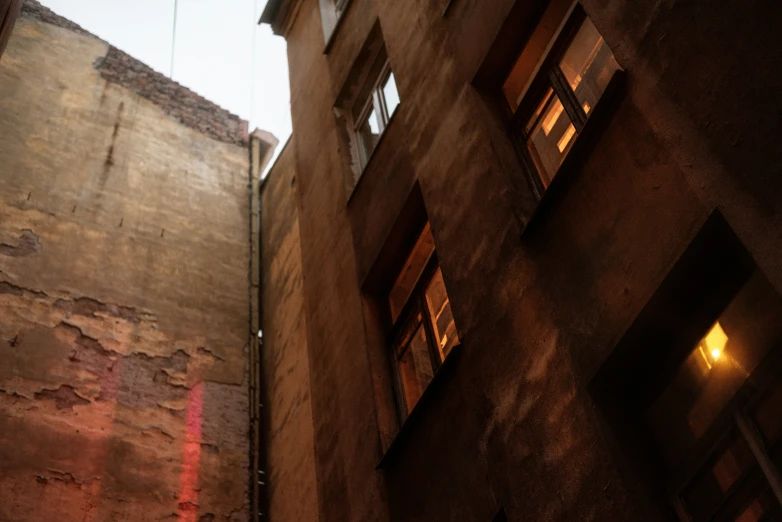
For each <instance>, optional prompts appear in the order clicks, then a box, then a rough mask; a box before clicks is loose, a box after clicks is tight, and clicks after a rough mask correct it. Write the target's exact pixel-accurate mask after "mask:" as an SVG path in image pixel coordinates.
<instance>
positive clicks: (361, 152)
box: [353, 58, 396, 172]
mask: <svg viewBox="0 0 782 522" xmlns="http://www.w3.org/2000/svg"><path fill="white" fill-rule="evenodd" d="M391 74H392V71H391V64H390V63H389V61H388V58H386V60H385V63H384V64H383V66H382V68H381V70H380V74H379V75H378V77H377V79H376V80H375V82H374V83H373V85H372V89H371V90H370V92H369V95H368V96H367V99H366V101H365V102H364V106H363V107H362V109H361V112H360V113H359V114H358V117H357V118H356V119H355V123H354V125H353V143H354V147H356V148H357V150H356V154H357V156H356V157H357V158H359V170H360V171H361V172H363V171H364V169H365V168H366V167H367V165H369V161H370V160H371V159H372V156H373V155H374V153H375V150H376V149H377V147H378V145H379V143H380V139H381V138H382V136H383V134H385V131H386V129H387V128H388V124H389V123H390V122H391V116H392V114H389V113H388V103H387V101H386V95H385V93H384V92H383V85H384V84H385V83H386V81H388V79H389V78H390V77H391ZM395 81H396V80H395ZM373 109H374V111H375V114H376V115H377V125H378V129H379V130H378V137H377V143H376V144H375V146H374V147H373V148H372V152H370V153H369V154H368V155H367V154H366V147H364V143H363V139H362V137H361V132H360V130H361V127H362V126H363V125H364V124H365V123H366V122H367V120H368V119H369V115H370V114H371V113H372V110H373Z"/></svg>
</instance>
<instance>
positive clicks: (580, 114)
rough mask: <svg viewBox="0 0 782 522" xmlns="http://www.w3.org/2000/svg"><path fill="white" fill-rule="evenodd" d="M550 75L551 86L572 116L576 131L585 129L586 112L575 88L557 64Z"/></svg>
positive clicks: (571, 119)
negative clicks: (574, 90)
mask: <svg viewBox="0 0 782 522" xmlns="http://www.w3.org/2000/svg"><path fill="white" fill-rule="evenodd" d="M548 77H549V81H550V82H551V87H552V88H553V89H554V92H556V93H557V96H558V97H559V101H560V102H562V106H563V107H564V108H565V112H567V114H568V116H570V121H571V122H572V123H573V125H574V126H575V127H576V131H578V132H579V133H581V131H582V130H583V129H584V124H585V123H586V113H585V112H584V109H583V108H582V107H581V104H580V103H579V102H578V98H576V95H575V93H574V92H573V89H571V88H570V85H569V84H568V82H567V79H566V78H565V76H564V75H563V74H562V71H560V70H559V67H558V66H556V65H553V66H552V68H551V70H550V71H549V74H548Z"/></svg>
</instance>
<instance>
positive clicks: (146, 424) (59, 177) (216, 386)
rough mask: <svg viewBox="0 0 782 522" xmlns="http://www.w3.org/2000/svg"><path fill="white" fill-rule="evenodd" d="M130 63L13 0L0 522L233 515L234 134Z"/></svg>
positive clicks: (5, 69)
mask: <svg viewBox="0 0 782 522" xmlns="http://www.w3.org/2000/svg"><path fill="white" fill-rule="evenodd" d="M107 57H108V60H107ZM96 62H98V64H99V66H100V64H102V67H101V69H100V70H96V68H95V67H94V64H95V63H96ZM123 67H125V68H126V69H123ZM145 71H147V69H145V68H144V66H142V65H141V64H139V63H138V62H137V61H135V60H134V59H132V58H131V57H129V56H127V55H124V54H122V53H120V52H119V51H116V50H115V51H113V52H112V51H111V50H110V46H109V45H108V44H106V43H105V42H103V41H101V40H100V39H98V38H95V37H94V36H91V35H89V34H88V33H86V32H85V31H83V30H81V29H80V28H78V27H77V26H75V25H74V24H71V23H69V22H67V21H66V20H63V19H61V18H60V17H58V16H57V15H55V14H54V13H52V12H51V11H49V10H47V9H45V8H43V7H42V6H40V5H39V4H37V3H35V2H30V1H28V2H26V4H25V9H24V12H23V14H22V17H21V18H20V20H19V22H18V24H17V26H16V30H15V32H14V35H13V37H12V38H11V41H10V44H9V47H8V49H7V51H6V54H5V55H4V56H3V60H2V62H0V135H2V136H3V140H2V141H0V157H2V158H3V183H2V184H0V217H1V218H2V219H0V361H2V364H0V520H74V521H76V520H78V521H82V520H112V521H117V522H124V521H127V522H137V521H154V520H161V519H164V518H165V517H169V518H170V517H173V518H174V519H177V518H179V519H181V517H183V516H185V515H191V514H192V515H193V517H192V520H197V518H198V517H199V516H203V517H206V518H205V519H204V520H210V518H209V517H210V516H211V517H213V518H214V520H229V519H235V520H241V519H244V520H246V517H247V514H248V513H249V506H248V473H247V469H248V453H249V448H248V434H247V411H248V392H247V383H246V373H247V371H246V364H247V361H246V357H247V355H246V346H247V343H248V338H247V333H248V324H249V318H248V309H249V307H248V304H247V270H248V262H249V245H248V244H247V235H248V233H247V230H248V228H249V208H248V197H247V172H248V155H247V151H246V150H245V149H244V148H243V147H242V146H241V145H242V143H243V142H242V139H243V138H242V134H241V133H242V130H244V131H245V132H246V123H244V122H241V120H239V119H238V118H236V117H233V118H231V117H229V115H228V114H227V113H225V111H221V110H219V109H218V108H217V107H216V106H214V105H213V104H209V103H208V102H205V101H204V103H203V104H201V106H199V108H198V111H199V114H198V115H196V116H195V117H194V118H191V120H189V123H190V124H189V125H183V124H182V123H181V122H178V121H177V120H176V119H175V118H172V115H174V114H173V113H171V112H172V111H173V110H175V109H176V110H180V111H184V110H185V109H187V108H188V107H193V106H192V105H188V103H190V102H193V100H196V101H198V100H200V98H198V97H197V96H196V95H195V94H193V95H192V96H191V97H190V98H188V99H187V100H184V99H183V100H180V102H181V103H180V104H179V105H176V107H173V108H171V107H169V109H170V110H169V111H168V113H167V112H166V110H164V108H163V107H161V104H160V103H159V101H160V100H154V99H153V98H154V95H160V94H161V92H158V90H162V92H169V90H170V89H173V91H171V92H174V93H179V92H180V91H181V90H182V88H181V87H180V86H177V85H173V84H171V83H170V82H169V81H168V80H167V79H165V78H162V77H158V76H156V77H155V81H154V82H153V83H154V85H152V84H150V85H148V86H147V87H146V90H145V92H144V93H143V94H144V95H143V96H142V95H141V94H140V83H139V82H142V80H143V73H144V72H145ZM105 75H114V77H113V79H112V81H106V78H104V76H105ZM130 80H133V81H135V82H136V85H135V87H133V85H131V84H130V83H129V81H130ZM167 83H168V85H167ZM188 100H189V102H188ZM193 103H194V102H193ZM199 103H200V102H199ZM199 122H200V123H204V122H214V124H215V125H217V127H215V128H212V129H211V130H209V129H206V128H201V127H200V126H199ZM221 125H222V126H221ZM101 173H105V175H104V176H103V177H101ZM203 208H209V209H210V212H209V213H208V216H207V215H206V214H205V213H203V212H202V211H201V210H200V209H203ZM118 224H119V225H121V226H118ZM163 229H164V230H165V234H164V237H161V230H163ZM215 267H219V269H216V268H215ZM180 504H181V509H180ZM191 509H192V510H193V511H191ZM185 510H186V511H187V513H185Z"/></svg>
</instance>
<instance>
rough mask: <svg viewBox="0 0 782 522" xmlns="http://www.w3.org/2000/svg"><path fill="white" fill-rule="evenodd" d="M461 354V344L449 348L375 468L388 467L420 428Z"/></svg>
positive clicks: (453, 370) (454, 369)
mask: <svg viewBox="0 0 782 522" xmlns="http://www.w3.org/2000/svg"><path fill="white" fill-rule="evenodd" d="M461 355H462V345H461V344H457V345H456V346H454V347H453V348H451V353H450V354H448V357H446V358H445V360H444V361H443V364H442V366H440V369H439V370H437V373H435V374H434V377H432V381H431V382H430V383H429V386H427V387H426V389H425V390H424V392H423V393H422V394H421V398H420V399H418V402H417V403H416V405H415V407H414V408H413V411H411V412H410V415H408V416H407V419H405V422H404V423H402V427H401V428H399V432H398V433H397V434H396V437H394V440H393V441H391V444H390V445H389V446H388V449H387V450H386V452H385V454H384V455H383V458H381V459H380V462H379V463H378V465H377V466H376V467H375V469H383V468H386V467H388V466H389V465H390V464H391V462H392V461H393V460H394V459H395V458H396V455H397V454H398V453H399V450H400V449H401V448H402V447H403V446H405V445H406V444H407V443H408V441H409V439H410V438H411V437H412V436H413V434H414V433H415V432H416V431H417V430H418V429H420V427H421V425H422V423H423V420H424V419H425V418H426V415H427V413H428V411H429V410H430V409H431V407H432V401H433V400H434V399H435V397H436V396H438V395H440V392H441V391H442V390H443V388H444V387H445V385H446V384H447V383H448V381H449V380H450V379H451V377H452V376H453V373H454V372H455V371H456V366H457V365H458V363H459V359H460V358H461Z"/></svg>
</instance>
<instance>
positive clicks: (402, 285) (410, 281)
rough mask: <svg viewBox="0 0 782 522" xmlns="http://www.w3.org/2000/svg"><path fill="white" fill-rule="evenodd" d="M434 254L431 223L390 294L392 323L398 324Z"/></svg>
mask: <svg viewBox="0 0 782 522" xmlns="http://www.w3.org/2000/svg"><path fill="white" fill-rule="evenodd" d="M433 253H434V238H433V237H432V229H431V228H430V227H429V223H427V224H426V226H425V227H424V230H423V232H421V235H420V236H419V237H418V241H416V243H415V246H414V247H413V251H412V252H411V253H410V256H409V257H408V258H407V261H406V262H405V265H404V266H403V267H402V270H401V272H399V276H397V278H396V281H395V282H394V286H393V287H391V292H390V293H389V294H388V304H389V307H390V308H391V322H392V323H395V322H396V320H397V318H398V317H399V314H400V313H401V312H402V308H404V306H405V304H406V303H407V300H408V299H409V298H410V294H412V293H413V289H414V288H415V285H416V283H418V280H419V279H420V278H421V274H422V273H423V271H424V268H426V264H427V263H428V262H429V259H430V258H431V257H432V254H433Z"/></svg>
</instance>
